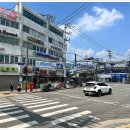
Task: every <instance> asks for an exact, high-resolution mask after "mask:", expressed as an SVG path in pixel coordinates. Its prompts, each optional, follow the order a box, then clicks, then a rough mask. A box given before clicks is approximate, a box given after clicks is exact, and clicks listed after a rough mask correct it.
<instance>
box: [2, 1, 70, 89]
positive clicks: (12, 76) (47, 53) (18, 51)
mask: <svg viewBox="0 0 130 130" xmlns="http://www.w3.org/2000/svg"><path fill="white" fill-rule="evenodd" d="M66 48H67V46H66V44H65V42H64V31H63V30H61V29H60V28H58V27H56V26H55V25H54V23H53V22H52V21H51V18H50V17H49V16H48V17H47V18H45V17H43V16H41V15H39V14H38V13H36V12H33V11H32V10H30V9H29V8H27V7H25V6H24V5H23V4H21V3H17V4H16V6H15V11H9V10H7V9H4V8H0V88H2V89H6V88H5V87H4V88H3V86H6V87H7V86H8V85H9V82H10V81H13V82H14V83H15V84H16V83H18V82H19V77H21V76H22V77H23V76H24V74H23V67H24V66H25V64H26V63H27V59H28V75H29V76H30V77H31V76H33V74H34V73H35V71H34V70H35V69H36V68H38V66H37V62H38V63H42V64H43V63H44V65H45V63H46V65H48V64H49V65H51V64H53V67H47V66H46V67H45V66H43V67H40V68H38V70H39V72H40V73H41V74H43V76H52V75H53V76H60V77H65V75H66V74H65V73H66V71H65V69H64V68H65V61H64V60H63V59H65V58H66V55H65V53H66ZM27 56H28V58H27ZM47 63H48V64H47ZM54 64H55V65H54ZM58 66H60V67H58ZM4 79H5V80H6V82H5V81H4Z"/></svg>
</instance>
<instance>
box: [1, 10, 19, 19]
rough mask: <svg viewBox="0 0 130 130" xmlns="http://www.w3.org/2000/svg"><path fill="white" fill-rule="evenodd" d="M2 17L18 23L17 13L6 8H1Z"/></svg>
mask: <svg viewBox="0 0 130 130" xmlns="http://www.w3.org/2000/svg"><path fill="white" fill-rule="evenodd" d="M0 15H1V16H2V17H4V18H7V19H10V20H13V21H16V19H17V13H16V12H15V11H10V10H7V9H5V8H0Z"/></svg>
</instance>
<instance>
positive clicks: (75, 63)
mask: <svg viewBox="0 0 130 130" xmlns="http://www.w3.org/2000/svg"><path fill="white" fill-rule="evenodd" d="M74 57H75V60H74V66H75V67H76V66H77V54H76V53H75V54H74Z"/></svg>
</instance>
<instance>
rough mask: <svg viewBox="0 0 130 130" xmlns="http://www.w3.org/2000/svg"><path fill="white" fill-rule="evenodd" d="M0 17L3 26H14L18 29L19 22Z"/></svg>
mask: <svg viewBox="0 0 130 130" xmlns="http://www.w3.org/2000/svg"><path fill="white" fill-rule="evenodd" d="M0 19H1V22H0V24H2V25H4V26H8V27H12V28H16V29H18V27H19V23H17V22H13V21H11V20H8V19H5V18H0Z"/></svg>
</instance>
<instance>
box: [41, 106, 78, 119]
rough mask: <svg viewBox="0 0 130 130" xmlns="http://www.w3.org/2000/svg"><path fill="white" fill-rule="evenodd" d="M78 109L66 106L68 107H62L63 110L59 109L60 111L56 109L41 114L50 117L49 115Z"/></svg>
mask: <svg viewBox="0 0 130 130" xmlns="http://www.w3.org/2000/svg"><path fill="white" fill-rule="evenodd" d="M76 109H78V107H71V108H66V109H62V110H58V111H54V112H50V113H46V114H42V115H41V116H43V117H48V116H52V115H56V114H60V113H63V112H67V111H72V110H76Z"/></svg>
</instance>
